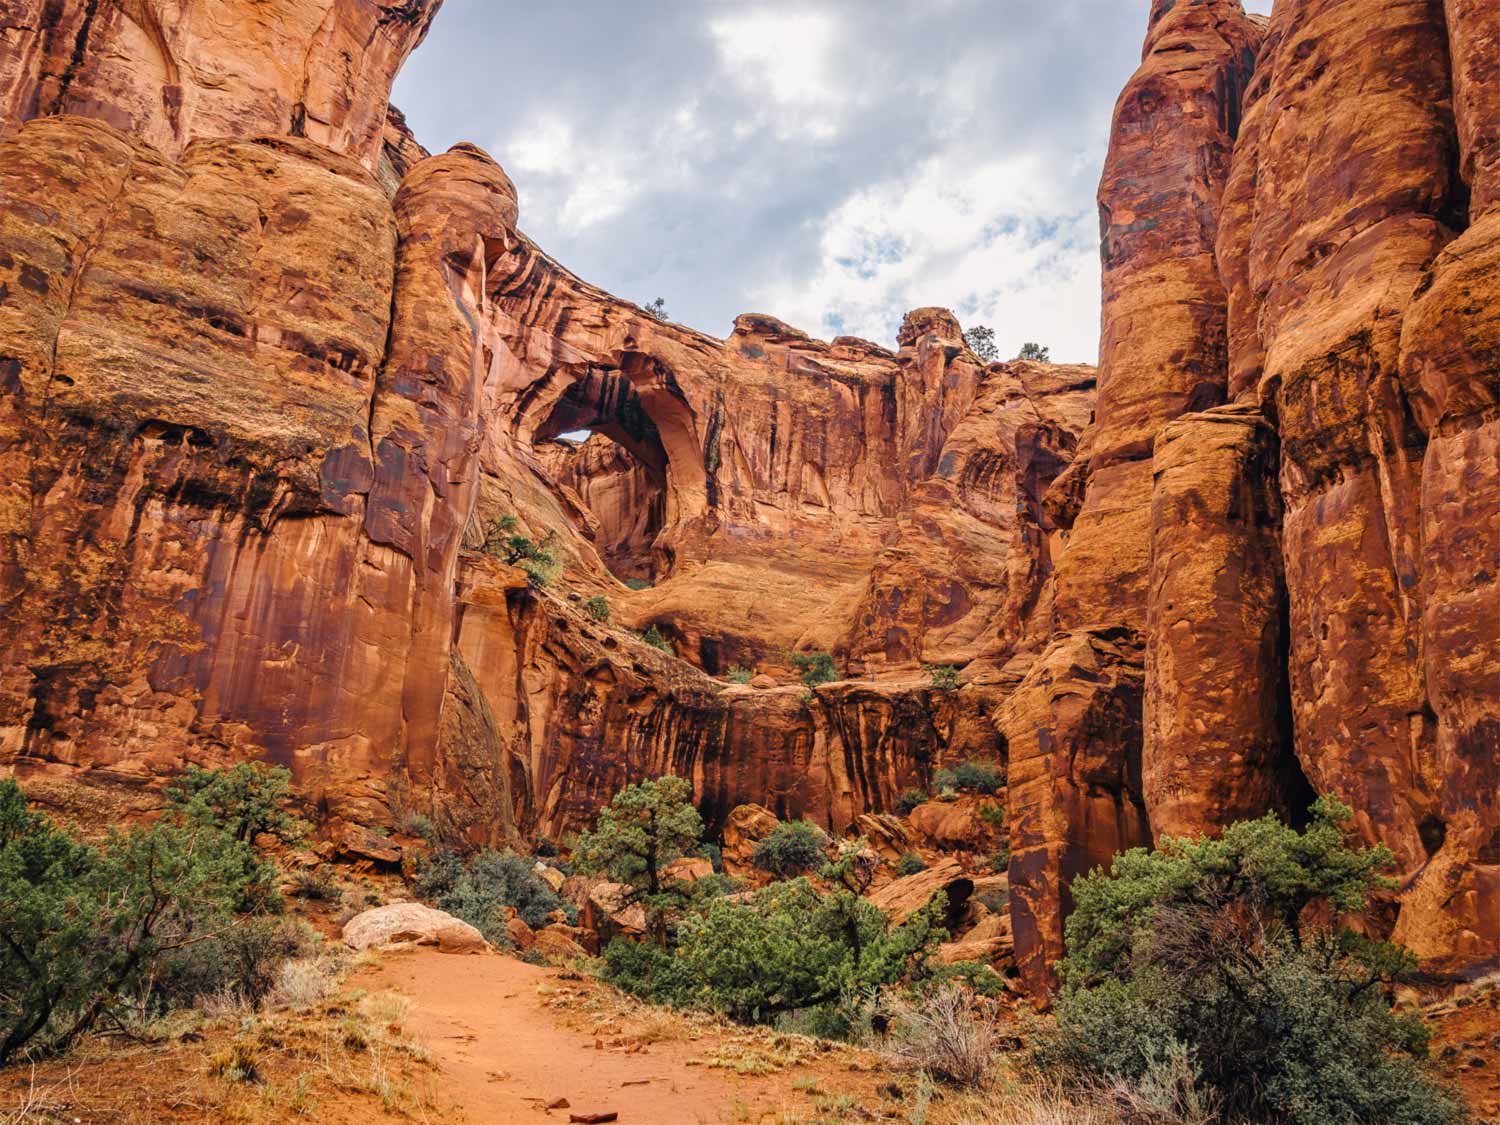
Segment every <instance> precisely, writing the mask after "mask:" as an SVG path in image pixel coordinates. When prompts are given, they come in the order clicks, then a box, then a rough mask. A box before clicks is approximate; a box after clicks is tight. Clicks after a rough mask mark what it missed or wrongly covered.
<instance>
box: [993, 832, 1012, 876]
mask: <svg viewBox="0 0 1500 1125" xmlns="http://www.w3.org/2000/svg"><path fill="white" fill-rule="evenodd" d="M990 868H991V869H992V870H993V871H995V872H996V873H997V874H1000V875H1004V874H1005V873H1006V872H1007V871H1009V870H1010V841H1009V840H1001V841H1000V842H999V843H998V844H996V845H995V850H994V851H992V852H991V853H990Z"/></svg>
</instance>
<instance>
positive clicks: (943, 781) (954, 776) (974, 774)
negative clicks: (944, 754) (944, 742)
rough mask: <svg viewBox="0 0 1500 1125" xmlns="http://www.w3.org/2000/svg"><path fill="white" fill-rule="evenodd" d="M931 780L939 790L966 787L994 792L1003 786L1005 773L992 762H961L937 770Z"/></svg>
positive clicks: (989, 792)
mask: <svg viewBox="0 0 1500 1125" xmlns="http://www.w3.org/2000/svg"><path fill="white" fill-rule="evenodd" d="M932 780H933V784H934V785H936V786H937V788H938V789H939V791H949V790H964V789H968V790H972V791H974V792H976V793H985V794H994V793H998V792H999V791H1000V790H1001V789H1002V788H1003V787H1004V786H1005V774H1004V772H1003V771H1002V770H1001V769H1000V767H999V766H997V765H996V764H995V763H994V762H961V763H959V764H958V765H957V766H953V767H950V768H949V769H944V770H938V772H937V774H936V776H935V777H934V778H933V779H932Z"/></svg>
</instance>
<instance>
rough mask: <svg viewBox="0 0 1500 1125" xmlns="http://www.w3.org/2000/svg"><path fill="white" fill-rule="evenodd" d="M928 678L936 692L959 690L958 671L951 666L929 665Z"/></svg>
mask: <svg viewBox="0 0 1500 1125" xmlns="http://www.w3.org/2000/svg"><path fill="white" fill-rule="evenodd" d="M927 676H928V679H930V680H931V681H932V686H933V689H934V690H936V691H957V690H958V669H957V668H955V667H954V666H953V665H951V664H929V665H927Z"/></svg>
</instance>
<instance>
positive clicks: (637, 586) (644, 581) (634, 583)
mask: <svg viewBox="0 0 1500 1125" xmlns="http://www.w3.org/2000/svg"><path fill="white" fill-rule="evenodd" d="M625 585H626V586H627V587H628V588H629V589H632V590H636V591H640V590H650V589H653V588H654V586H655V584H654V583H653V582H652V581H651V579H649V578H627V579H625Z"/></svg>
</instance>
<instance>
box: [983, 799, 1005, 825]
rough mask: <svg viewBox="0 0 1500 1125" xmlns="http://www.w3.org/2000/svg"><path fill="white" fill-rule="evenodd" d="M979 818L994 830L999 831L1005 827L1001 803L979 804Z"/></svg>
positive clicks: (1003, 809)
mask: <svg viewBox="0 0 1500 1125" xmlns="http://www.w3.org/2000/svg"><path fill="white" fill-rule="evenodd" d="M979 819H980V820H982V821H984V822H985V823H986V824H988V825H989V826H990V827H991V828H993V829H995V830H996V831H1000V830H1002V829H1004V828H1005V807H1004V806H1003V805H980V806H979Z"/></svg>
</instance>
